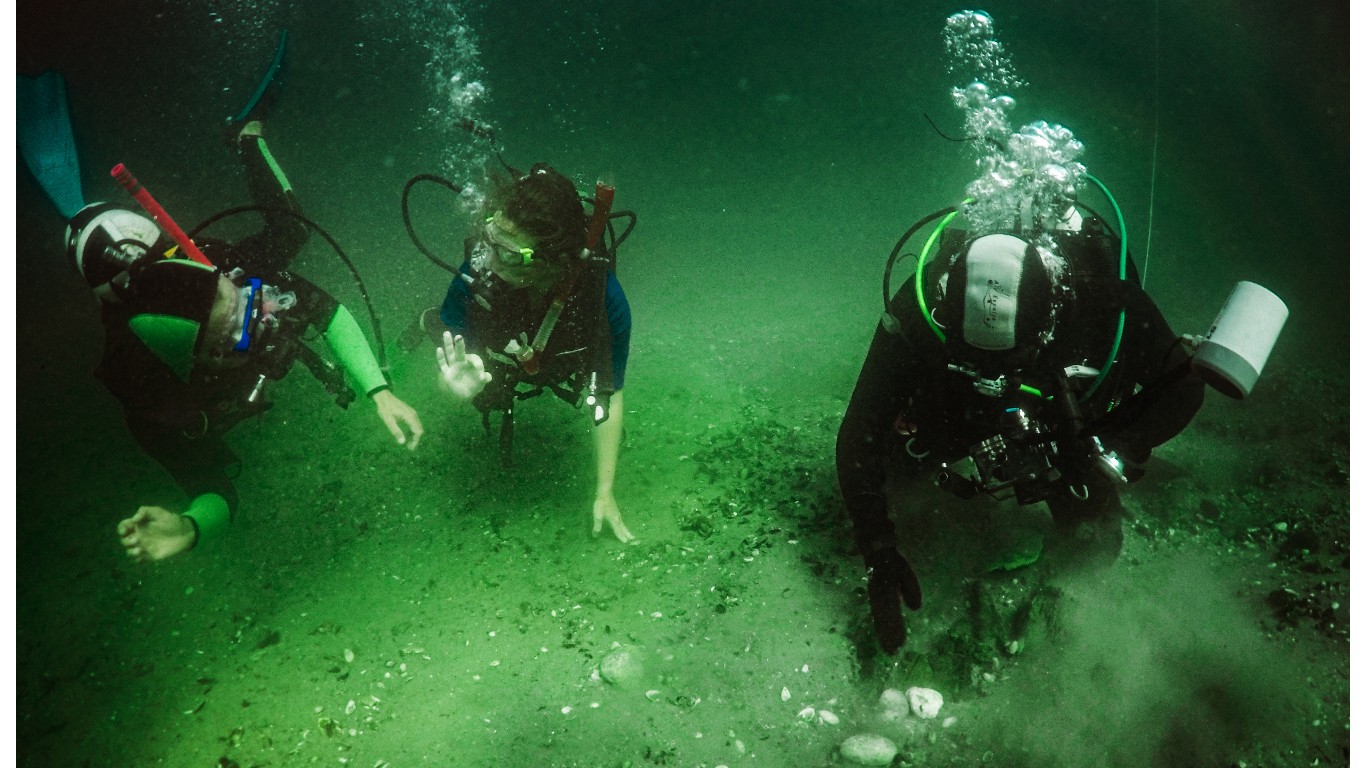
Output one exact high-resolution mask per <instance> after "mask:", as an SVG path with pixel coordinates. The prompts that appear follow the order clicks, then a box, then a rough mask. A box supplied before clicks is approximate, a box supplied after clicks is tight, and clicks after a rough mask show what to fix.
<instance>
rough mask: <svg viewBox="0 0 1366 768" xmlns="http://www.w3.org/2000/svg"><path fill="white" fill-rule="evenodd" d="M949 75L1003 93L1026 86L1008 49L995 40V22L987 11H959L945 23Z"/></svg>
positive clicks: (945, 44) (945, 45)
mask: <svg viewBox="0 0 1366 768" xmlns="http://www.w3.org/2000/svg"><path fill="white" fill-rule="evenodd" d="M944 47H945V49H946V51H947V52H948V55H949V56H948V59H949V74H951V75H955V76H956V77H957V78H958V79H959V80H960V81H977V82H981V83H984V84H985V85H986V86H987V87H988V88H989V89H991V90H992V91H994V92H997V93H1000V92H1003V91H1009V90H1012V89H1015V88H1019V87H1021V86H1023V85H1025V82H1024V81H1023V80H1021V79H1020V78H1019V77H1018V76H1017V75H1016V74H1015V65H1014V63H1012V62H1011V60H1010V55H1009V54H1008V53H1006V50H1005V46H1004V45H1002V44H1001V41H1000V40H997V39H996V22H995V21H993V20H992V18H991V15H990V14H988V13H987V12H986V11H959V12H958V13H955V14H954V15H952V16H950V17H949V18H948V21H947V22H945V24H944Z"/></svg>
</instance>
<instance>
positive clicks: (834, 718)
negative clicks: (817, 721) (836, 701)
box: [818, 709, 840, 725]
mask: <svg viewBox="0 0 1366 768" xmlns="http://www.w3.org/2000/svg"><path fill="white" fill-rule="evenodd" d="M818 714H820V716H821V720H823V721H824V722H826V723H828V724H830V725H839V724H840V719H839V716H838V715H836V714H835V713H834V712H831V711H830V710H828V709H822V710H821V711H820V712H819V713H818Z"/></svg>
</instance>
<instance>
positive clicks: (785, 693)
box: [782, 685, 792, 701]
mask: <svg viewBox="0 0 1366 768" xmlns="http://www.w3.org/2000/svg"><path fill="white" fill-rule="evenodd" d="M782 695H783V701H787V700H788V699H791V698H792V691H789V690H788V689H787V686H785V685H784V686H783V694H782Z"/></svg>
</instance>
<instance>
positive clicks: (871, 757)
mask: <svg viewBox="0 0 1366 768" xmlns="http://www.w3.org/2000/svg"><path fill="white" fill-rule="evenodd" d="M840 754H841V755H843V756H844V759H845V760H848V761H849V762H851V763H854V764H855V765H879V766H880V765H891V764H892V760H893V759H895V758H896V745H895V744H893V743H892V740H891V739H888V738H886V737H885V736H878V735H877V734H875V733H860V734H857V735H854V736H850V737H849V738H847V739H845V740H844V743H843V744H840Z"/></svg>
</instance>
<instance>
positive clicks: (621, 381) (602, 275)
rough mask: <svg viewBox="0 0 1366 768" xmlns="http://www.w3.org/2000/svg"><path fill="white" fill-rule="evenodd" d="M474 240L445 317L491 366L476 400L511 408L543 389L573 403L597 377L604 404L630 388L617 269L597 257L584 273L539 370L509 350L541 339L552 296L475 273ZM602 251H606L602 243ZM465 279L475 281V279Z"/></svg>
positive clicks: (626, 319) (627, 316)
mask: <svg viewBox="0 0 1366 768" xmlns="http://www.w3.org/2000/svg"><path fill="white" fill-rule="evenodd" d="M474 242H475V241H474V240H470V241H467V242H466V243H465V256H466V258H465V261H464V263H463V264H461V265H460V275H457V276H456V277H455V278H454V279H452V280H451V284H450V288H449V289H448V290H447V291H446V298H445V300H444V301H443V302H442V304H441V321H442V323H443V324H444V325H445V326H446V327H447V328H449V329H450V331H451V333H452V334H460V335H462V336H464V337H465V340H466V348H467V349H469V350H470V351H471V352H473V353H475V354H478V355H479V356H480V357H481V358H483V360H484V363H485V368H486V369H487V370H488V372H489V373H490V374H492V375H493V380H492V381H491V382H490V383H489V385H488V386H487V387H485V388H484V391H483V392H480V394H479V395H478V396H477V397H476V398H475V401H474V404H475V406H476V407H478V408H479V409H480V410H481V411H484V412H485V413H487V412H488V411H489V410H506V409H507V408H509V407H510V406H511V402H512V400H513V398H515V397H525V396H529V393H533V392H538V391H539V390H540V389H541V388H549V389H551V390H552V391H554V392H556V393H557V394H559V395H560V396H561V397H563V398H564V399H566V400H569V401H571V402H572V401H573V400H574V398H575V397H576V396H577V394H578V393H579V391H580V390H581V389H582V388H583V387H586V386H588V382H589V380H590V377H591V376H593V375H594V374H596V381H597V385H598V390H597V391H598V393H599V395H600V396H601V398H602V399H603V400H604V401H605V400H606V399H607V398H608V397H610V395H611V393H612V392H615V391H617V390H620V389H621V388H622V387H624V386H625V384H626V361H627V357H628V356H629V355H630V352H631V307H630V304H629V303H627V301H626V294H625V292H624V291H623V290H622V288H621V283H620V282H618V281H617V276H616V272H615V271H614V270H612V269H610V268H607V267H606V266H605V265H603V264H602V263H600V262H594V264H593V266H590V267H589V268H588V269H586V270H585V271H584V273H583V274H582V275H580V276H579V279H578V282H577V283H576V285H575V289H574V292H573V293H572V294H571V296H570V299H569V302H568V303H567V305H566V306H565V309H564V311H563V312H562V313H561V315H560V318H559V321H558V322H557V323H556V324H555V328H554V331H553V332H552V333H551V335H550V339H549V342H548V343H547V345H546V348H545V351H544V353H542V354H541V355H540V356H539V359H540V360H541V367H540V371H539V372H538V373H536V374H535V375H532V374H528V373H526V372H525V371H524V370H522V368H521V367H520V366H518V365H516V364H515V363H514V362H513V361H512V360H511V358H510V356H508V355H507V354H505V352H504V350H505V349H506V347H507V344H508V342H509V341H511V340H513V339H519V340H521V341H522V342H523V343H525V341H526V340H527V339H533V338H534V337H535V336H536V332H537V330H538V329H539V328H540V326H541V321H542V320H543V319H544V318H545V314H546V309H547V308H548V307H549V305H550V302H551V299H552V296H551V295H550V294H547V295H546V296H544V297H541V298H539V299H537V298H534V297H533V295H532V293H531V291H529V290H527V289H513V288H511V287H510V286H508V285H507V284H506V283H504V282H503V281H501V280H499V279H497V278H495V277H493V276H492V275H484V276H480V277H475V275H474V273H473V272H472V270H471V267H470V260H469V256H470V252H471V250H472V248H473V245H474ZM599 251H600V255H601V247H600V248H599ZM462 276H469V277H471V278H473V280H474V282H473V284H471V283H470V282H469V281H467V280H466V279H465V277H462ZM550 293H553V290H552V291H551V292H550ZM476 297H478V298H476ZM479 298H482V299H483V302H481V301H479ZM485 304H487V307H486V306H485ZM523 334H525V336H522V335H523ZM609 384H610V387H609ZM519 387H520V390H519Z"/></svg>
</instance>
